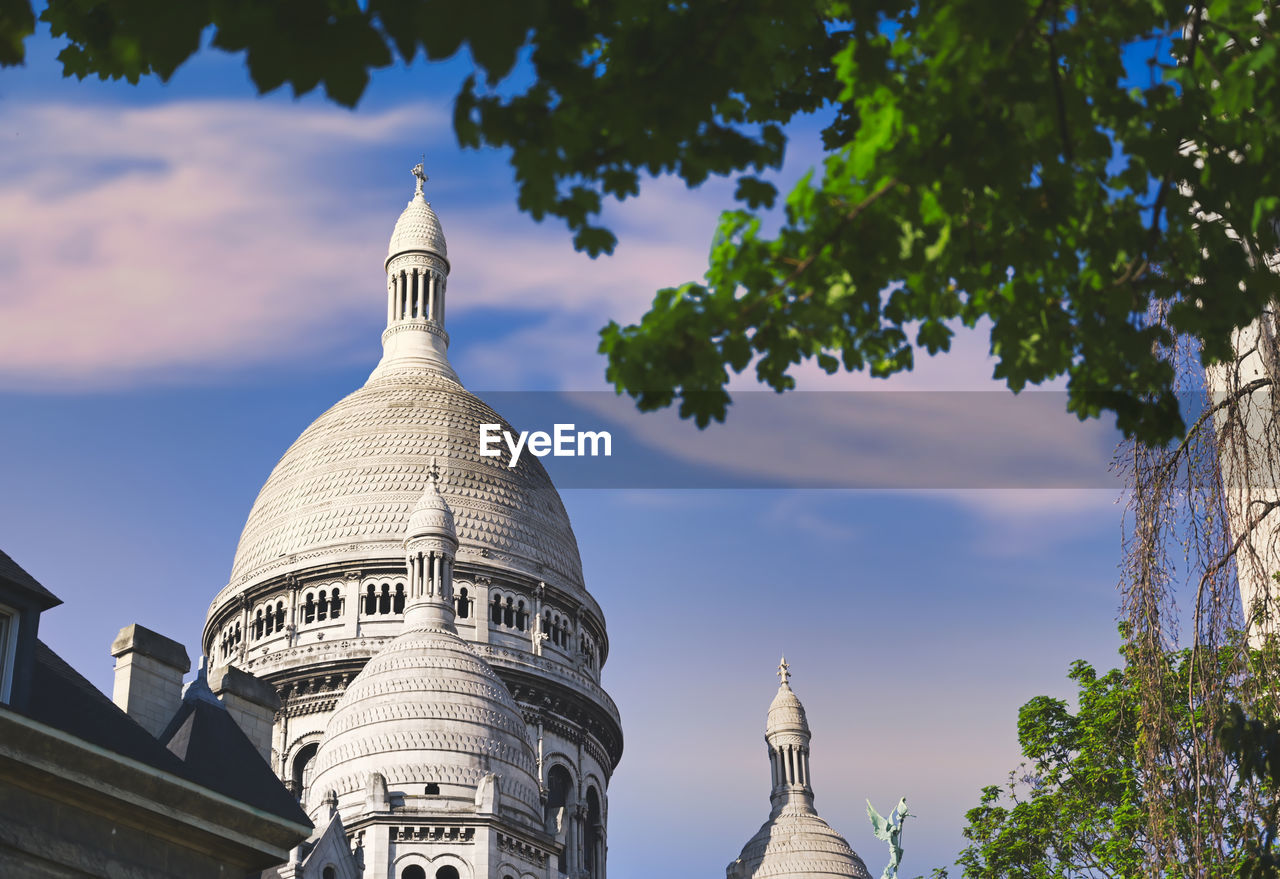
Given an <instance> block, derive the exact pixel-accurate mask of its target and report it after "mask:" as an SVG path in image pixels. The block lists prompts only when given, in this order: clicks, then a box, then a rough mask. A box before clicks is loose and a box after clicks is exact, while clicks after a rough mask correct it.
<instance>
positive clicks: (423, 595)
mask: <svg viewBox="0 0 1280 879" xmlns="http://www.w3.org/2000/svg"><path fill="white" fill-rule="evenodd" d="M414 174H415V176H416V177H417V178H418V182H417V190H416V192H415V193H414V196H413V198H412V200H411V201H410V202H409V204H408V206H407V207H406V208H405V209H404V212H403V213H402V214H401V215H400V219H399V220H398V221H397V222H396V225H395V231H394V232H393V233H392V236H391V244H390V247H389V249H388V252H387V259H386V263H385V267H386V273H387V294H386V295H387V298H386V307H387V328H386V330H385V331H384V332H383V334H382V345H383V356H382V359H381V361H380V362H379V363H378V365H377V367H376V368H375V369H374V370H373V373H372V374H371V375H370V376H369V379H368V381H367V382H366V383H365V384H364V386H363V387H362V388H360V389H359V390H357V391H355V392H354V393H352V394H351V395H349V396H348V397H346V398H345V399H343V400H341V401H340V402H338V403H337V404H336V405H335V406H333V408H331V409H329V411H327V412H325V413H324V414H323V415H321V416H320V417H319V418H318V419H316V421H315V422H314V423H313V424H312V425H311V426H310V427H308V428H307V429H306V430H305V431H304V432H303V433H302V435H301V436H300V437H299V438H298V439H297V441H296V442H294V444H293V445H292V446H290V447H289V449H288V450H287V451H286V452H285V453H284V456H283V457H282V458H281V459H280V461H279V463H278V464H277V465H276V467H275V469H274V470H273V471H272V473H271V476H270V477H269V478H268V479H267V482H266V484H265V485H264V486H263V488H262V490H261V492H260V493H259V495H258V498H257V501H256V502H255V503H254V505H253V508H252V510H251V511H250V512H249V518H248V521H247V523H246V524H245V527H244V531H243V533H242V535H241V538H240V543H239V547H238V548H237V551H236V557H235V562H234V564H233V567H232V571H231V577H230V580H229V582H228V584H227V586H226V587H225V588H224V589H222V591H221V592H219V593H218V594H217V595H216V596H215V597H214V599H213V602H212V604H211V605H210V608H209V614H208V620H207V623H206V625H205V630H204V634H203V638H202V648H203V652H204V654H205V655H206V656H207V657H208V659H209V662H210V664H211V665H213V666H228V665H230V666H236V667H238V668H240V669H242V670H244V671H247V672H250V673H252V674H253V675H255V676H257V677H258V678H260V679H262V680H264V681H266V682H267V683H269V684H271V685H272V686H273V687H274V688H275V690H276V691H277V693H278V694H279V698H280V708H279V710H278V711H277V712H276V714H275V721H274V726H273V727H272V729H271V731H270V743H269V748H268V747H267V743H266V738H267V733H266V730H265V728H264V730H263V734H262V745H261V746H260V747H261V748H262V750H263V752H264V754H265V753H266V752H267V751H268V750H269V754H270V758H269V759H270V762H271V766H272V768H273V769H274V771H275V772H276V773H277V774H278V775H279V776H280V778H281V779H283V780H284V782H285V783H286V784H287V785H288V786H290V788H291V789H292V791H293V792H294V793H295V795H297V796H298V797H299V798H300V800H301V802H302V804H303V806H304V808H305V809H306V811H307V814H308V815H309V816H310V818H311V820H312V821H313V822H314V824H315V826H316V832H315V834H313V836H312V837H311V838H310V839H309V840H308V841H307V842H306V843H304V844H303V845H302V846H300V847H299V848H297V849H295V850H294V851H293V852H292V854H291V856H290V860H289V861H288V862H287V863H285V864H284V865H282V866H280V867H277V868H276V869H275V870H274V871H269V872H268V873H267V874H264V876H268V875H271V876H277V877H281V879H289V877H292V879H357V877H359V879H432V877H434V879H482V877H493V879H535V877H536V879H560V877H565V876H568V877H573V879H604V876H605V852H606V840H607V836H608V834H607V822H608V812H609V807H608V798H607V796H606V791H607V786H608V782H609V778H610V776H611V775H612V773H613V771H614V768H615V767H616V766H617V765H618V761H619V759H620V758H621V755H622V727H621V722H620V719H619V715H618V710H617V708H616V707H615V705H614V703H613V700H612V699H610V698H609V695H608V694H607V693H606V692H605V691H604V689H602V687H601V684H600V672H601V668H602V667H603V666H604V663H605V660H606V658H607V657H608V650H609V641H608V636H607V634H606V631H605V624H604V616H603V614H602V613H601V610H600V606H599V605H598V604H597V603H596V600H595V599H594V598H593V597H592V596H591V594H590V593H589V592H588V591H587V589H586V585H585V583H584V582H583V575H582V565H581V561H580V558H579V555H578V547H577V543H576V540H575V538H574V535H573V531H572V529H571V528H570V525H569V519H568V516H567V515H566V513H565V509H564V506H563V504H562V503H561V500H560V497H559V495H558V494H557V492H556V490H555V487H554V486H553V485H552V484H551V480H550V479H549V477H548V476H547V473H546V471H545V470H544V469H543V467H542V465H541V463H540V462H539V460H538V459H537V458H536V457H534V456H532V455H526V456H522V457H521V458H520V460H519V463H518V465H517V466H516V467H514V468H509V467H508V466H507V462H506V461H505V460H500V459H497V458H486V457H482V456H481V455H480V454H479V451H480V449H479V429H480V425H481V424H487V423H491V424H502V425H503V426H504V427H505V428H506V429H510V426H509V425H507V424H506V422H505V421H503V419H502V418H501V417H500V416H499V415H497V414H496V413H495V412H494V411H493V410H491V409H490V408H489V407H488V406H486V405H485V404H484V403H483V402H482V401H481V400H480V399H479V398H478V397H476V396H475V395H474V394H472V393H470V392H468V391H467V390H466V389H465V388H464V387H463V386H462V384H461V383H460V382H459V380H458V376H457V375H456V374H455V372H454V370H453V369H452V367H451V366H450V365H449V359H448V356H447V349H448V346H449V336H448V333H446V332H445V303H446V299H447V294H448V277H449V259H448V252H447V249H446V246H445V238H444V234H443V232H442V231H441V227H440V221H439V219H438V217H437V216H436V214H435V212H434V211H433V210H432V208H431V205H430V204H429V203H428V202H427V201H426V198H425V196H424V193H423V183H424V181H425V179H426V177H425V175H424V174H423V173H422V166H421V165H419V166H418V167H417V168H415V169H414ZM808 736H809V731H808V726H807V723H806V721H805V719H804V712H803V709H802V708H801V707H800V703H799V701H798V700H796V699H795V696H794V694H792V693H791V691H790V689H789V687H788V685H787V682H786V680H785V676H784V680H783V684H782V690H781V691H780V692H779V696H778V699H776V700H775V702H774V706H773V707H772V708H771V709H770V712H769V732H768V741H769V749H770V754H771V761H772V763H773V788H774V789H773V795H772V797H771V802H772V805H773V812H772V814H771V815H770V819H769V821H768V822H766V824H765V826H764V827H763V828H761V832H760V833H759V834H757V836H756V838H754V839H753V840H752V841H751V842H749V843H748V845H747V847H746V849H744V850H743V853H742V857H740V858H739V859H738V860H737V861H735V862H734V864H732V865H730V868H729V875H730V877H731V879H738V877H743V879H745V877H753V876H761V877H763V876H770V877H800V876H806V875H818V874H821V875H829V876H839V877H854V879H864V877H866V869H865V867H863V865H862V862H861V861H860V860H859V859H858V857H857V855H856V854H853V852H852V850H850V849H849V847H848V845H847V844H846V843H845V842H844V840H843V839H841V838H840V837H838V836H837V835H836V834H835V833H834V831H831V829H830V828H829V827H827V826H826V824H825V823H823V822H822V820H821V819H820V818H818V817H817V814H816V813H815V812H814V811H813V808H812V790H811V789H810V787H809V780H808V771H807V766H808V762H807V761H808ZM824 828H825V829H824ZM815 846H816V848H815ZM654 854H655V863H656V861H657V858H658V853H657V852H655V853H654ZM815 854H816V860H815V858H814V857H813V856H812V855H815ZM815 868H816V869H815Z"/></svg>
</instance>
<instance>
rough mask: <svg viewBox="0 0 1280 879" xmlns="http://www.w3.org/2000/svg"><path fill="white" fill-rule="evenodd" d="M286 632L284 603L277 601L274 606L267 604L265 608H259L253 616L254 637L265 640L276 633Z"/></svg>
mask: <svg viewBox="0 0 1280 879" xmlns="http://www.w3.org/2000/svg"><path fill="white" fill-rule="evenodd" d="M283 631H284V602H283V601H277V602H276V603H275V605H274V606H272V604H271V603H270V602H267V605H266V606H265V607H260V608H258V610H257V612H256V613H255V614H254V615H253V637H254V639H255V640H257V639H258V638H265V637H266V636H267V635H274V634H275V633H276V632H283Z"/></svg>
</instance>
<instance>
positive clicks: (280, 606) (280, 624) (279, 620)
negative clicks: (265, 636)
mask: <svg viewBox="0 0 1280 879" xmlns="http://www.w3.org/2000/svg"><path fill="white" fill-rule="evenodd" d="M276 630H277V631H281V632H282V631H284V602H283V601H280V602H277V603H276Z"/></svg>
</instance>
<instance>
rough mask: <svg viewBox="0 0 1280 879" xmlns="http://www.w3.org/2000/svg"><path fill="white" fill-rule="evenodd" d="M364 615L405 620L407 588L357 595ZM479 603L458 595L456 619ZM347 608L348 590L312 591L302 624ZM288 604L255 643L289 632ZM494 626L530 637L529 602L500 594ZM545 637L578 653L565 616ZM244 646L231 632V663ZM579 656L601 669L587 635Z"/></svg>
mask: <svg viewBox="0 0 1280 879" xmlns="http://www.w3.org/2000/svg"><path fill="white" fill-rule="evenodd" d="M357 599H358V601H359V603H360V610H361V615H362V616H366V617H371V616H381V615H390V614H394V615H399V614H403V613H404V607H405V601H406V599H407V594H406V591H405V584H404V583H392V582H390V581H388V582H384V583H368V584H366V585H365V587H364V594H363V595H360V594H357ZM474 601H475V600H474V599H473V598H472V597H471V595H470V593H469V591H468V589H467V587H465V586H463V587H461V588H460V589H458V592H457V594H456V595H455V596H454V599H453V602H454V613H455V614H456V615H457V617H458V619H469V618H471V617H472V606H473V604H474ZM345 607H346V602H345V601H344V600H343V596H342V590H341V589H339V588H338V587H336V586H334V587H330V588H327V589H318V590H317V589H311V590H308V591H307V592H306V593H305V594H304V598H303V602H302V604H301V605H300V607H299V615H300V621H301V622H302V624H304V625H306V624H310V623H317V622H324V621H326V620H336V619H339V618H340V617H341V616H342V612H343V610H344V609H345ZM285 620H286V613H285V603H284V601H283V600H279V601H274V602H270V601H269V602H267V603H266V604H265V605H263V606H261V607H259V608H258V609H257V610H256V611H255V612H254V615H253V618H252V619H251V620H250V623H249V634H250V637H251V638H252V639H253V640H258V639H261V638H265V637H267V636H268V635H274V634H276V633H278V632H283V631H284V629H285ZM489 622H490V623H492V624H493V625H494V626H498V627H501V628H504V629H512V630H514V631H517V632H526V631H528V630H529V626H530V611H529V606H528V605H527V603H526V601H525V599H524V598H522V597H520V596H519V594H518V593H506V592H502V593H495V594H494V595H493V598H492V600H491V601H490V602H489ZM541 622H542V633H543V634H545V635H546V637H547V640H548V641H550V642H551V643H552V644H554V645H556V646H557V647H559V648H561V649H562V650H565V651H569V652H571V651H572V650H573V623H572V621H571V620H570V618H569V617H568V616H567V615H565V614H562V613H560V612H559V611H556V610H552V609H547V610H545V611H544V612H543V614H542V621H541ZM242 640H243V633H242V632H241V630H240V624H239V623H236V624H235V625H233V626H228V627H227V629H226V630H225V631H224V632H223V633H222V637H221V639H220V641H219V646H220V649H221V651H222V656H223V657H224V658H225V657H227V656H230V655H231V654H232V653H233V652H235V650H236V648H237V647H238V646H239V645H240V642H241V641H242ZM578 652H579V653H580V654H581V655H582V657H583V662H584V663H585V664H586V666H587V667H588V668H590V669H595V668H596V665H597V662H598V653H597V650H596V646H595V643H594V642H593V641H592V639H591V637H590V636H589V635H588V634H586V632H583V633H582V635H581V637H580V638H579V642H578Z"/></svg>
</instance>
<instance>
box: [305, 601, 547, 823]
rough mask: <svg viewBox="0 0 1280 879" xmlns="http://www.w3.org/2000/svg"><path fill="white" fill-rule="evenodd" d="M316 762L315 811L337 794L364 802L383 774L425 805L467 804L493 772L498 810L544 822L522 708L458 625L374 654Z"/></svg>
mask: <svg viewBox="0 0 1280 879" xmlns="http://www.w3.org/2000/svg"><path fill="white" fill-rule="evenodd" d="M406 624H407V625H412V624H409V623H406ZM314 765H315V770H314V775H313V777H312V782H311V787H310V789H309V791H310V792H309V794H308V801H307V806H308V809H309V810H310V811H311V812H312V813H313V814H314V813H315V811H316V810H317V809H318V808H319V807H320V804H321V803H322V802H323V801H324V799H325V798H327V797H328V796H330V795H331V794H332V795H335V796H336V797H337V799H338V804H339V808H354V807H355V806H357V805H358V804H359V803H362V802H363V800H364V797H365V791H366V789H367V787H368V785H369V779H370V777H371V776H373V775H374V774H375V773H376V774H378V775H381V776H382V777H383V778H384V779H385V781H386V784H387V786H388V787H389V788H391V789H392V790H398V791H402V792H403V793H404V795H405V796H406V797H415V798H416V797H418V796H421V797H422V800H419V801H417V802H419V804H420V806H421V808H423V809H426V808H430V809H433V810H437V811H438V810H439V809H440V808H441V804H447V803H448V802H450V801H453V802H454V803H455V804H456V805H455V806H454V807H453V808H454V809H462V810H465V809H466V808H468V807H469V806H473V805H474V804H475V802H476V792H477V789H478V788H480V786H481V782H482V781H483V780H484V777H485V776H486V775H488V774H490V773H492V774H493V775H495V776H497V778H498V792H499V799H498V811H499V813H500V814H503V815H505V816H507V817H509V818H514V819H516V820H518V821H521V822H522V823H524V824H526V825H528V826H530V827H538V826H539V825H540V823H541V822H540V819H539V815H540V814H541V807H540V805H539V799H538V797H539V793H538V782H537V763H536V758H535V757H534V752H533V747H532V746H531V745H530V744H529V740H528V730H527V727H526V726H525V723H524V719H523V717H522V715H521V713H520V708H519V706H518V705H517V704H516V702H515V700H514V699H513V698H512V697H511V694H510V693H509V692H508V691H507V688H506V686H504V685H503V683H502V681H501V680H500V679H499V678H498V676H497V675H496V674H494V672H493V670H492V669H491V668H490V667H489V665H488V663H486V662H485V661H484V660H482V659H480V657H478V656H476V654H475V653H473V652H472V650H471V648H470V647H468V646H467V644H466V642H464V641H463V640H462V639H461V638H460V637H458V635H457V634H456V633H455V632H453V631H451V627H448V628H446V627H445V626H441V625H438V624H431V623H428V624H422V625H416V626H412V627H411V628H409V629H408V630H407V631H405V632H403V633H402V634H400V635H398V636H396V637H395V638H394V639H392V640H391V641H390V642H389V643H388V644H387V645H386V646H385V647H384V648H383V649H382V650H381V651H379V652H378V653H377V654H376V655H375V656H374V657H373V658H372V659H370V660H369V663H368V664H367V665H366V666H365V667H364V669H363V670H362V671H361V672H360V674H358V675H356V677H355V679H354V680H353V681H352V682H351V684H350V685H349V686H348V687H347V690H346V692H345V693H344V694H343V696H342V698H341V699H340V700H339V701H338V705H337V707H336V708H335V709H334V712H333V715H332V716H331V717H330V718H329V722H328V724H327V725H326V726H325V732H324V739H323V741H322V743H321V745H320V749H319V751H318V752H317V753H316V758H315V764H314ZM428 785H430V786H433V787H432V788H431V789H430V790H428ZM405 808H406V809H409V810H412V809H413V803H412V802H410V801H408V800H406V803H405ZM445 808H446V809H449V808H450V807H449V806H447V805H446V806H445Z"/></svg>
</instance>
